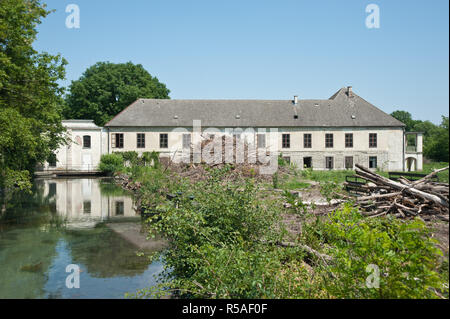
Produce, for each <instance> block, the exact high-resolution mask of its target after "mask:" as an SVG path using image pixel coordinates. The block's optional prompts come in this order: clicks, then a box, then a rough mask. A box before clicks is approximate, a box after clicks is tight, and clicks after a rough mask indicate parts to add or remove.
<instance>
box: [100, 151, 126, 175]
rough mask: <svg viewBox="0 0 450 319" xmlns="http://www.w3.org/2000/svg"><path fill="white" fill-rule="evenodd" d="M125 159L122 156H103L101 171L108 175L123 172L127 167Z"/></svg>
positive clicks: (114, 154) (115, 154)
mask: <svg viewBox="0 0 450 319" xmlns="http://www.w3.org/2000/svg"><path fill="white" fill-rule="evenodd" d="M123 161H124V160H123V157H122V155H120V154H117V153H113V154H103V155H102V157H101V158H100V164H99V166H98V168H99V170H100V171H102V172H103V173H106V174H108V175H112V174H114V173H119V172H123V171H124V169H125V167H124V165H123Z"/></svg>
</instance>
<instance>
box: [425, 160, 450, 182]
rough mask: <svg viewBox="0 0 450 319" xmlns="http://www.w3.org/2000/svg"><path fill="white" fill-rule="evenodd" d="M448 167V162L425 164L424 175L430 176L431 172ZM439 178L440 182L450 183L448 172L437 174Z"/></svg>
mask: <svg viewBox="0 0 450 319" xmlns="http://www.w3.org/2000/svg"><path fill="white" fill-rule="evenodd" d="M446 166H448V163H447V162H432V163H426V164H423V171H422V172H423V173H424V174H429V173H431V172H433V171H434V170H435V169H439V168H443V167H446ZM437 175H438V177H439V181H440V182H445V183H448V170H446V171H444V172H441V173H438V174H437Z"/></svg>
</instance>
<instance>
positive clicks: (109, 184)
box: [99, 179, 131, 197]
mask: <svg viewBox="0 0 450 319" xmlns="http://www.w3.org/2000/svg"><path fill="white" fill-rule="evenodd" d="M99 187H100V192H101V194H102V196H112V197H114V196H131V193H130V192H128V191H126V190H124V189H123V188H122V187H120V186H118V185H116V184H114V181H112V180H110V179H105V180H100V182H99Z"/></svg>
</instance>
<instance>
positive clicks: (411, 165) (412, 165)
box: [406, 157, 417, 172]
mask: <svg viewBox="0 0 450 319" xmlns="http://www.w3.org/2000/svg"><path fill="white" fill-rule="evenodd" d="M416 167H417V160H416V159H415V158H414V157H408V158H406V169H407V171H408V172H412V171H415V170H416Z"/></svg>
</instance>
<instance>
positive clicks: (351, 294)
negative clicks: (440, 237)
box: [321, 205, 448, 298]
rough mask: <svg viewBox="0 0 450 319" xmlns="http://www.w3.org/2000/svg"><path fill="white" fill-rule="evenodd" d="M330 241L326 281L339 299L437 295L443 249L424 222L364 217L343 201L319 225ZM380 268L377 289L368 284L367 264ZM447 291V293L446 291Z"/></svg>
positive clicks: (327, 240)
mask: <svg viewBox="0 0 450 319" xmlns="http://www.w3.org/2000/svg"><path fill="white" fill-rule="evenodd" d="M321 226H322V227H321V228H322V229H323V236H324V238H325V242H326V243H328V244H332V245H333V247H332V248H330V254H332V256H333V257H334V259H335V260H334V262H333V264H332V265H331V266H330V267H329V268H328V269H327V274H331V273H332V274H333V275H334V278H333V277H332V276H329V275H327V277H328V278H327V279H326V280H324V283H325V287H326V290H327V291H328V293H330V294H331V295H333V296H334V297H337V298H436V297H437V295H436V293H435V290H440V289H441V288H442V287H443V286H442V284H443V282H442V280H441V279H440V277H439V275H438V273H437V272H436V270H437V267H438V265H439V259H440V257H441V256H442V252H441V251H440V250H439V249H438V248H436V241H435V240H434V239H432V238H431V236H430V231H429V229H428V228H427V227H426V225H425V223H424V222H423V221H421V220H419V219H417V220H414V221H403V220H399V219H396V218H394V217H389V218H366V217H363V216H362V215H361V214H360V213H359V212H358V210H357V209H356V208H353V207H351V206H350V205H346V206H345V207H344V208H343V209H339V210H336V211H334V212H333V213H332V214H331V215H330V217H329V221H327V222H325V223H323V224H322V225H321ZM369 265H375V266H376V267H377V269H379V273H380V276H379V288H370V289H369V288H367V287H366V279H367V277H368V276H369V275H370V273H369V272H368V269H367V267H368V266H369ZM447 294H448V291H447Z"/></svg>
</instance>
